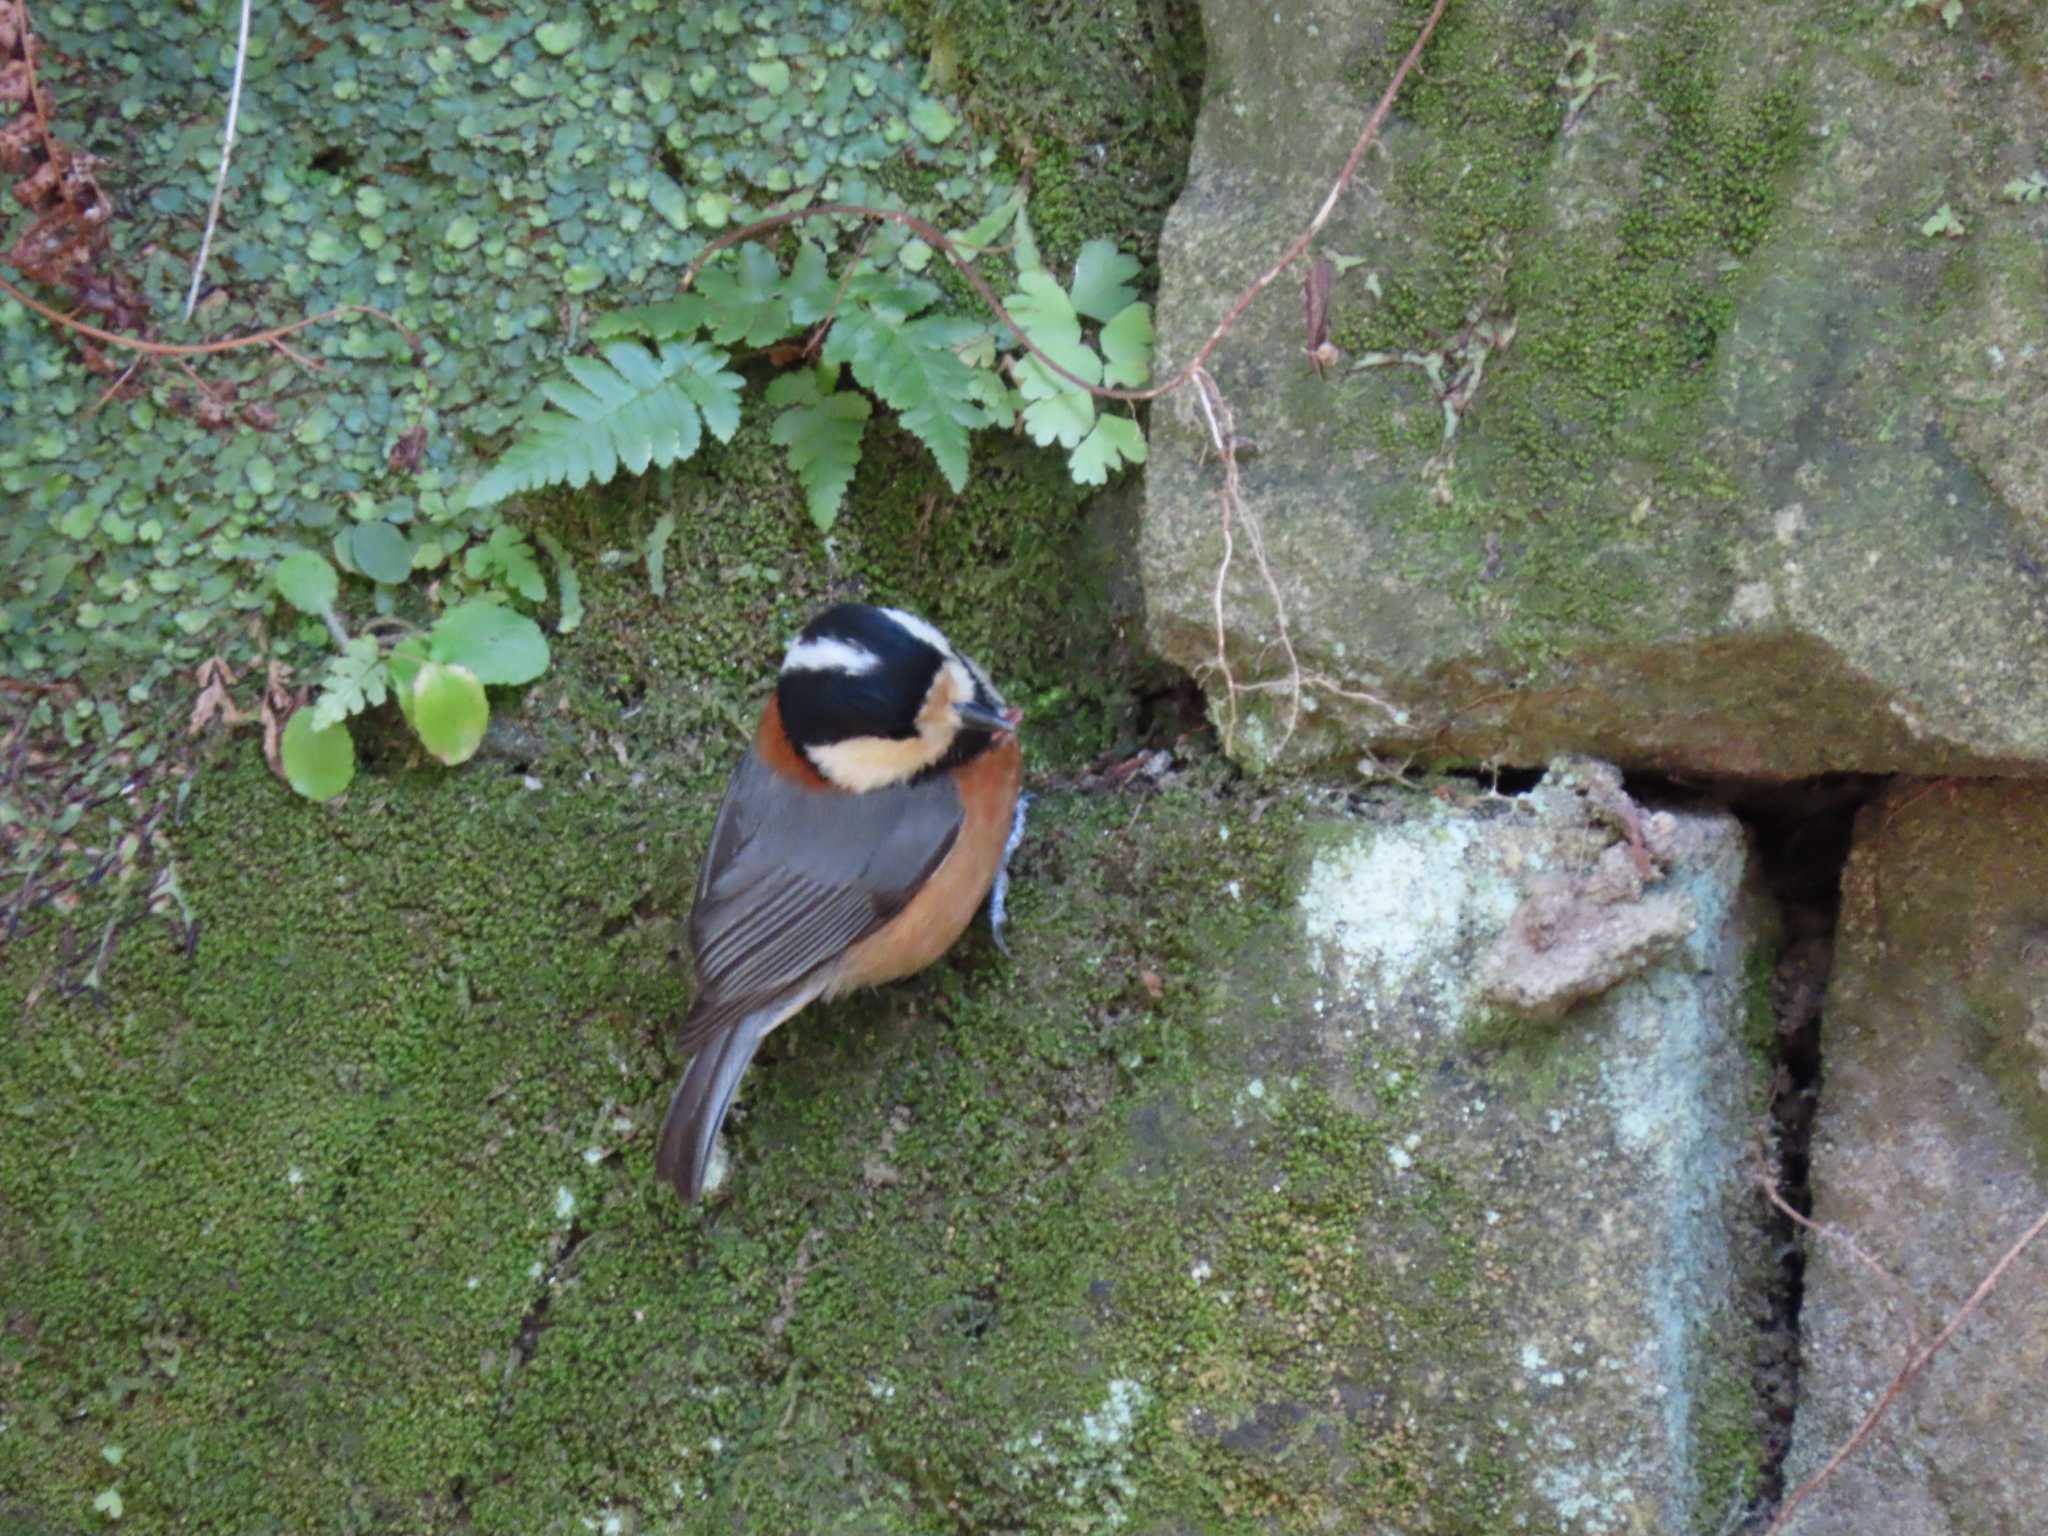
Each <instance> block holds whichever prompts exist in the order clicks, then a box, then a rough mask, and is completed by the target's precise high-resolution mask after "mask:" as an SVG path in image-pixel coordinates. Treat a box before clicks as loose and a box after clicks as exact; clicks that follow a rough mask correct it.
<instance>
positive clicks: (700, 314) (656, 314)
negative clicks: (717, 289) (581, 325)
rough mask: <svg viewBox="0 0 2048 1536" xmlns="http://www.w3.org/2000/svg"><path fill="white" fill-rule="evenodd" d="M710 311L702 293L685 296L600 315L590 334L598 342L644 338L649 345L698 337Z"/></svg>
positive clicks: (591, 324)
mask: <svg viewBox="0 0 2048 1536" xmlns="http://www.w3.org/2000/svg"><path fill="white" fill-rule="evenodd" d="M709 307H710V306H709V305H708V304H706V302H705V300H704V295H702V294H701V293H682V294H678V295H676V297H674V298H672V299H669V300H666V301H665V302H663V303H660V304H642V305H639V306H638V307H636V308H633V309H615V310H613V311H612V312H611V313H610V314H608V315H599V316H598V317H597V318H596V319H595V320H593V321H591V322H590V334H591V337H592V339H593V340H596V341H609V340H612V339H613V338H615V337H619V336H644V337H646V338H647V339H648V340H649V341H667V340H669V339H670V338H672V337H676V336H694V335H696V334H697V331H698V328H699V327H701V326H702V325H703V324H704V312H705V310H706V309H708V308H709Z"/></svg>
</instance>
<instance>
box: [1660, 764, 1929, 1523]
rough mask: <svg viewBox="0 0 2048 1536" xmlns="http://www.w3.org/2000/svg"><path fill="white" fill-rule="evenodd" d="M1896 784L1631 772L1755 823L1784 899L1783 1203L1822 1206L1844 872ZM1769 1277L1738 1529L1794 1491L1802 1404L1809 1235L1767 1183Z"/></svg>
mask: <svg viewBox="0 0 2048 1536" xmlns="http://www.w3.org/2000/svg"><path fill="white" fill-rule="evenodd" d="M1888 782H1889V780H1888V779H1886V778H1885V777H1884V776H1882V775H1875V774H1829V775H1825V776H1822V777H1818V778H1811V779H1799V780H1792V781H1788V782H1784V783H1756V782H1749V781H1740V780H1737V781H1715V780H1701V779H1691V778H1688V779H1678V778H1667V777H1663V776H1657V775H1630V776H1629V777H1628V778H1627V780H1626V784H1627V788H1628V791H1629V793H1630V794H1631V795H1633V796H1635V797H1636V798H1637V799H1639V800H1641V801H1643V802H1645V803H1646V804H1654V805H1664V806H1673V805H1678V804H1683V805H1687V806H1691V807H1695V808H1708V807H1712V808H1716V809H1720V810H1724V811H1727V812H1729V813H1730V814H1732V815H1734V816H1735V817H1736V818H1737V819H1738V820H1740V821H1741V822H1742V823H1743V825H1744V826H1745V827H1747V828H1748V830H1749V833H1750V838H1751V844H1752V847H1753V848H1754V850H1755V854H1756V859H1757V864H1758V868H1759V871H1760V873H1761V875H1762V879H1763V883H1764V887H1765V890H1766V892H1767V893H1768V895H1769V896H1770V898H1771V899H1772V901H1773V902H1774V903H1775V904H1776V906H1777V909H1778V916H1779V921H1780V931H1781V934H1782V941H1781V944H1780V947H1779V951H1778V955H1777V958H1776V961H1775V964H1774V965H1773V967H1772V970H1771V973H1770V976H1769V979H1768V985H1767V990H1766V996H1765V999H1764V1001H1766V1002H1767V1004H1768V1009H1769V1015H1770V1023H1771V1026H1772V1028H1771V1031H1770V1035H1769V1037H1768V1038H1767V1039H1766V1040H1764V1041H1762V1042H1760V1043H1761V1044H1762V1046H1763V1048H1764V1049H1765V1050H1766V1051H1768V1052H1769V1054H1770V1059H1771V1065H1772V1074H1771V1096H1770V1105H1769V1110H1768V1124H1767V1137H1768V1148H1767V1157H1768V1159H1769V1168H1768V1172H1769V1174H1770V1176H1771V1177H1772V1178H1773V1179H1774V1181H1775V1184H1776V1188H1777V1193H1778V1196H1779V1198H1780V1199H1782V1200H1783V1201H1784V1203H1785V1204H1786V1205H1787V1206H1789V1207H1790V1208H1791V1209H1792V1210H1794V1211H1796V1212H1798V1213H1799V1215H1800V1216H1802V1217H1810V1216H1811V1215H1812V1214H1813V1189H1812V1184H1811V1166H1812V1165H1811V1144H1812V1137H1813V1126H1814V1118H1815V1114H1816V1112H1817V1111H1818V1109H1819V1106H1820V1095H1821V1092H1822V1089H1823V1086H1824V1070H1825V1056H1824V1052H1823V1048H1822V1040H1823V1036H1822V1025H1823V1020H1824V1016H1825V1011H1826V1009H1825V1005H1826V999H1827V986H1828V977H1829V973H1830V971H1831V969H1832V966H1833V960H1834V940H1835V926H1836V922H1837V920H1838V918H1839V916H1840V913H1841V884H1842V871H1843V868H1844V866H1845V865H1846V864H1847V862H1848V858H1849V848H1850V842H1851V838H1852V836H1853V833H1854V828H1855V821H1856V813H1857V812H1858V811H1859V810H1860V809H1861V808H1862V807H1863V806H1864V805H1865V804H1866V803H1868V802H1869V801H1870V800H1871V799H1872V798H1873V797H1875V796H1876V795H1878V794H1880V793H1882V792H1883V790H1884V787H1885V785H1886V784H1887V783H1888ZM1757 1199H1758V1201H1759V1203H1760V1205H1761V1207H1762V1231H1763V1234H1764V1240H1765V1242H1766V1244H1767V1253H1766V1254H1765V1255H1764V1259H1765V1267H1766V1273H1767V1275H1768V1279H1767V1281H1766V1284H1765V1287H1764V1294H1763V1296H1762V1298H1761V1300H1760V1303H1759V1307H1758V1313H1757V1317H1756V1324H1757V1328H1758V1334H1759V1336H1758V1339H1757V1348H1756V1353H1755V1357H1754V1358H1755V1379H1754V1386H1755V1391H1756V1398H1757V1412H1758V1420H1759V1423H1760V1424H1761V1425H1762V1427H1763V1433H1764V1457H1763V1464H1762V1466H1761V1468H1760V1476H1759V1478H1758V1485H1757V1490H1756V1495H1755V1497H1754V1499H1753V1500H1752V1501H1751V1503H1750V1506H1749V1508H1748V1510H1747V1511H1746V1512H1745V1513H1744V1515H1743V1517H1742V1524H1741V1529H1742V1530H1744V1531H1759V1530H1762V1529H1763V1528H1764V1527H1765V1526H1766V1525H1768V1524H1769V1522H1770V1520H1771V1518H1772V1516H1773V1515H1775V1514H1776V1512H1777V1509H1778V1505H1779V1503H1780V1501H1781V1500H1782V1499H1783V1498H1784V1495H1785V1481H1786V1478H1785V1468H1786V1460H1787V1457H1788V1456H1789V1455H1790V1453H1791V1449H1792V1431H1793V1423H1794V1420H1795V1419H1796V1417H1797V1414H1798V1411H1799V1390H1800V1368H1801V1363H1802V1362H1801V1333H1800V1312H1801V1308H1802V1306H1803V1305H1804V1302H1805V1297H1806V1255H1807V1244H1806V1234H1805V1233H1804V1232H1802V1231H1801V1229H1800V1227H1799V1224H1798V1223H1797V1222H1796V1221H1794V1220H1793V1218H1792V1217H1790V1216H1788V1215H1786V1214H1785V1213H1784V1212H1783V1211H1781V1210H1779V1209H1778V1208H1777V1207H1776V1206H1775V1205H1773V1204H1772V1203H1771V1202H1770V1201H1769V1200H1768V1198H1767V1197H1766V1196H1765V1195H1764V1194H1763V1192H1762V1191H1759V1192H1758V1195H1757Z"/></svg>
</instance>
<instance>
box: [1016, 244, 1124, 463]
mask: <svg viewBox="0 0 2048 1536" xmlns="http://www.w3.org/2000/svg"><path fill="white" fill-rule="evenodd" d="M1017 288H1018V291H1017V292H1016V293H1013V294H1010V295H1008V296H1007V297H1006V298H1005V299H1004V300H1003V308H1005V309H1007V310H1008V311H1009V312H1010V318H1011V319H1013V320H1015V321H1016V322H1017V324H1018V326H1019V327H1020V328H1022V330H1023V331H1024V333H1025V335H1027V336H1029V337H1030V338H1031V341H1032V343H1033V345H1035V346H1037V347H1038V348H1039V349H1040V350H1041V351H1043V352H1044V353H1045V354H1046V355H1047V356H1048V357H1050V358H1051V359H1052V360H1053V361H1054V362H1056V363H1058V364H1059V365H1060V366H1061V367H1062V368H1065V369H1066V370H1067V371H1068V372H1070V373H1073V374H1075V375H1077V376H1079V377H1080V378H1082V379H1085V380H1087V382H1088V383H1090V384H1100V383H1101V382H1102V359H1101V358H1100V357H1098V356H1096V354H1095V350H1094V349H1093V348H1092V347H1090V346H1089V345H1088V344H1087V343H1086V342H1084V341H1082V340H1081V317H1080V316H1079V315H1078V314H1076V313H1075V311H1074V304H1073V300H1071V299H1070V298H1068V297H1067V294H1066V292H1065V290H1063V289H1062V288H1061V287H1060V285H1059V284H1058V283H1056V282H1054V281H1053V280H1052V278H1051V277H1049V276H1048V275H1047V274H1045V273H1043V272H1026V273H1025V274H1023V275H1022V276H1021V277H1019V278H1018V279H1017ZM1016 379H1017V392H1018V393H1019V394H1020V395H1022V396H1023V397H1024V399H1025V401H1026V402H1027V403H1026V404H1025V407H1024V430H1025V431H1026V432H1028V433H1030V434H1031V440H1032V441H1033V442H1035V443H1038V444H1040V445H1044V444H1048V443H1058V444H1059V445H1060V446H1061V447H1062V448H1076V447H1079V446H1080V443H1081V440H1082V439H1083V438H1085V437H1086V436H1087V435H1088V431H1089V429H1090V428H1091V427H1093V426H1094V425H1095V398H1094V396H1092V395H1090V394H1089V393H1088V391H1087V390H1085V389H1082V388H1080V387H1079V386H1078V385H1075V384H1071V383H1069V382H1068V381H1067V380H1065V379H1063V378H1061V377H1060V376H1059V375H1058V374H1056V373H1054V372H1053V371H1052V370H1051V369H1049V368H1047V367H1046V366H1045V364H1043V363H1041V362H1040V361H1039V360H1038V359H1037V358H1035V357H1024V358H1021V359H1019V361H1018V363H1017V367H1016Z"/></svg>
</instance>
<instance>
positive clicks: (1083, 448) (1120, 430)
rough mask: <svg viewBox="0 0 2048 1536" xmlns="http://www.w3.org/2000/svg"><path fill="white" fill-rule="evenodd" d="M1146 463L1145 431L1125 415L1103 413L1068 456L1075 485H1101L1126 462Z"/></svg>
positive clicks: (1069, 468) (1068, 463)
mask: <svg viewBox="0 0 2048 1536" xmlns="http://www.w3.org/2000/svg"><path fill="white" fill-rule="evenodd" d="M1144 462H1145V434H1144V433H1143V432H1141V431H1139V430H1138V424H1137V423H1136V422H1135V421H1133V420H1131V418H1130V417H1128V416H1105V417H1103V418H1102V419H1101V420H1100V421H1098V422H1097V423H1096V424H1095V430H1094V431H1093V432H1090V433H1089V434H1088V435H1087V436H1086V437H1084V438H1082V439H1081V445H1080V446H1079V447H1078V448H1076V449H1075V450H1074V451H1073V452H1072V453H1071V454H1069V455H1068V456H1067V469H1068V471H1069V473H1071V474H1072V475H1073V477H1074V483H1075V484H1076V485H1102V484H1104V483H1106V482H1107V481H1108V479H1109V477H1110V474H1111V472H1112V471H1114V470H1118V469H1121V468H1122V467H1123V466H1124V465H1125V464H1126V463H1130V464H1142V463H1144Z"/></svg>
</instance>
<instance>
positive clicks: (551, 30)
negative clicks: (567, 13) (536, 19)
mask: <svg viewBox="0 0 2048 1536" xmlns="http://www.w3.org/2000/svg"><path fill="white" fill-rule="evenodd" d="M533 40H534V41H535V42H536V43H539V44H540V45H541V47H543V48H545V49H546V50H547V51H548V52H549V53H552V54H555V55H557V56H560V55H561V54H565V53H567V52H568V51H569V50H570V49H571V48H574V47H575V46H576V45H577V44H578V43H580V42H582V41H583V23H582V22H580V21H545V22H542V23H541V24H540V25H539V26H537V27H535V28H534V29H533Z"/></svg>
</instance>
